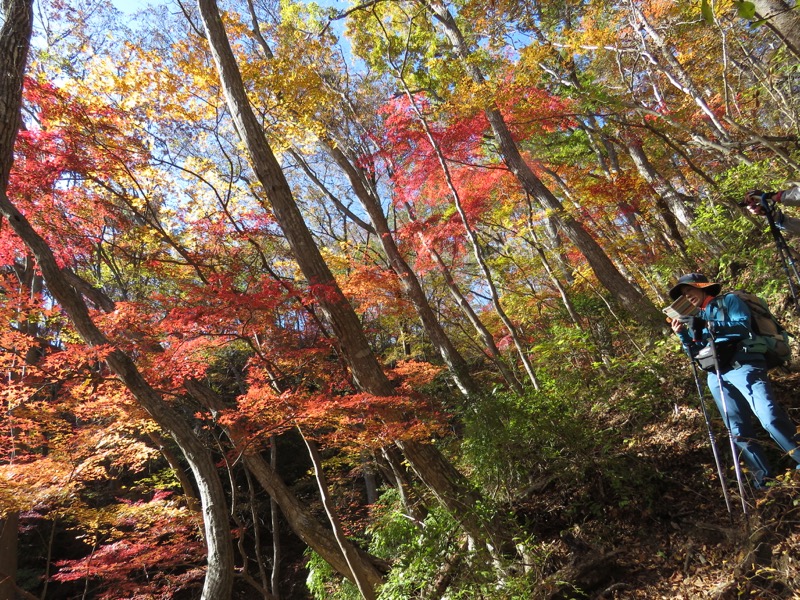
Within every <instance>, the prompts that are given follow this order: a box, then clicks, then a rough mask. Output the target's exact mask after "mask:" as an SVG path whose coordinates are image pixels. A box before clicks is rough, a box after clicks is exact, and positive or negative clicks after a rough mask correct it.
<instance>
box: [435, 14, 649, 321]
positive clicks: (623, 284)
mask: <svg viewBox="0 0 800 600" xmlns="http://www.w3.org/2000/svg"><path fill="white" fill-rule="evenodd" d="M429 8H430V10H431V12H432V13H433V15H434V17H435V18H436V19H437V20H438V21H439V22H440V23H441V24H442V26H443V27H444V32H445V35H446V36H447V38H448V39H449V40H450V42H451V44H452V45H453V48H454V49H455V52H456V54H457V55H458V57H459V58H460V59H461V60H462V61H463V63H464V67H465V68H466V70H467V72H468V73H469V75H470V77H471V78H472V79H473V81H475V83H478V84H482V83H484V82H485V78H484V76H483V73H482V72H481V70H480V68H479V67H478V66H477V63H476V62H475V61H474V60H473V59H472V56H471V52H470V50H469V48H468V46H467V43H466V41H465V40H464V37H463V35H462V33H461V30H460V29H459V28H458V25H457V23H456V21H455V19H454V18H453V16H452V15H451V14H450V11H449V10H448V9H447V7H446V6H444V5H443V4H441V3H439V2H438V0H434V2H433V3H432V4H431V5H429ZM484 114H485V115H486V118H487V120H488V121H489V125H490V127H491V129H492V133H493V135H494V138H495V141H496V142H497V145H498V147H499V150H500V155H501V156H502V157H503V162H504V163H505V164H506V166H507V167H508V168H509V170H510V171H511V173H512V174H514V176H515V177H516V178H517V180H518V181H519V182H520V184H521V185H522V188H523V189H524V190H525V191H526V192H527V193H528V194H530V195H531V196H532V197H533V198H536V200H537V201H538V202H539V203H540V204H541V205H542V207H543V208H544V209H545V210H547V211H550V212H551V213H552V214H553V215H554V217H555V218H557V219H558V222H559V225H560V226H561V229H562V230H563V231H564V233H565V234H566V235H567V237H569V239H570V241H571V242H572V243H573V244H575V247H576V248H578V250H579V251H580V252H581V253H582V254H583V256H584V257H585V258H586V260H587V262H588V263H589V266H590V267H591V268H592V271H594V274H595V275H596V276H597V279H598V280H599V281H600V283H601V284H602V285H603V287H605V288H606V289H607V290H608V291H609V292H610V293H611V294H612V295H613V296H614V298H616V300H617V302H618V303H619V304H620V305H621V306H622V307H624V308H625V309H626V310H627V311H628V312H629V313H630V314H631V316H633V317H634V318H635V319H637V320H638V321H639V322H640V323H642V324H643V325H646V326H648V327H660V326H661V324H662V322H663V319H662V318H661V313H660V311H659V310H658V309H657V308H656V307H655V306H654V305H653V303H652V302H651V301H650V300H649V299H648V298H647V296H645V295H644V294H642V293H641V292H639V291H638V290H637V289H636V288H635V287H634V286H633V285H632V284H631V283H630V282H629V281H628V280H627V279H625V277H624V276H623V275H622V274H621V273H620V272H619V270H618V269H617V268H616V267H615V266H614V263H613V262H611V259H610V258H609V257H608V255H607V254H606V253H605V252H604V251H603V249H602V248H601V247H600V245H599V244H598V243H597V241H596V240H595V239H594V238H593V237H592V236H591V235H590V234H589V232H588V231H586V229H585V228H584V227H583V226H582V225H581V224H580V223H579V222H578V221H576V220H575V219H574V218H573V217H571V216H570V215H569V214H568V213H567V212H566V211H565V210H564V207H563V206H562V205H561V202H560V201H559V200H558V198H556V197H555V195H554V194H553V193H552V192H551V191H550V190H549V189H548V188H547V186H545V185H544V183H542V181H541V180H540V179H539V178H538V177H537V176H536V174H535V173H534V172H533V170H532V169H531V168H530V166H529V165H528V163H527V162H526V161H525V159H523V157H522V155H521V154H520V151H519V148H518V147H517V144H516V142H514V139H513V137H512V135H511V131H510V130H509V129H508V125H507V124H506V122H505V119H504V118H503V115H502V114H501V113H500V111H499V110H498V109H497V108H496V107H494V106H493V105H490V106H487V107H486V108H485V109H484Z"/></svg>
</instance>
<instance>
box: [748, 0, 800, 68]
mask: <svg viewBox="0 0 800 600" xmlns="http://www.w3.org/2000/svg"><path fill="white" fill-rule="evenodd" d="M753 4H754V5H755V7H756V14H757V15H758V17H759V18H761V19H763V20H764V22H765V23H766V24H767V27H769V28H770V29H771V30H772V31H773V32H775V35H777V36H778V37H779V38H780V39H781V41H782V42H783V43H784V44H786V49H787V50H789V52H791V53H792V54H794V55H795V57H797V58H798V59H800V9H798V7H797V6H796V5H795V6H791V5H790V4H789V3H788V2H784V0H753Z"/></svg>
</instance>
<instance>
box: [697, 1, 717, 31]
mask: <svg viewBox="0 0 800 600" xmlns="http://www.w3.org/2000/svg"><path fill="white" fill-rule="evenodd" d="M700 12H701V13H702V15H703V21H705V22H706V24H707V25H713V24H714V9H713V8H712V7H711V5H710V4H709V3H708V0H703V2H702V4H701V5H700Z"/></svg>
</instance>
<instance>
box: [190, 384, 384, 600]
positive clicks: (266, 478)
mask: <svg viewBox="0 0 800 600" xmlns="http://www.w3.org/2000/svg"><path fill="white" fill-rule="evenodd" d="M184 387H185V388H186V391H187V392H189V394H190V395H191V396H192V397H193V398H194V399H195V400H197V401H198V402H199V403H200V404H201V405H202V406H203V407H205V408H206V409H208V410H209V411H210V412H211V413H212V414H215V415H216V414H219V413H220V411H222V410H224V409H225V408H226V406H225V403H224V402H223V400H222V398H220V397H219V396H218V395H217V394H216V393H215V392H214V391H213V390H212V389H211V388H209V387H208V386H206V385H204V384H203V383H201V382H199V381H193V380H189V381H186V382H185V384H184ZM226 433H227V435H228V437H229V438H230V439H231V441H232V442H233V444H234V446H236V447H237V448H245V452H244V454H243V456H242V458H243V460H244V462H245V465H246V466H247V469H248V470H249V471H250V472H251V473H252V474H253V476H254V477H255V478H256V481H258V484H259V485H260V486H261V487H262V488H263V489H264V491H265V492H267V494H269V496H270V498H271V499H272V500H274V501H275V503H276V504H277V505H278V506H279V507H280V509H281V512H282V513H283V516H284V517H285V518H286V521H287V523H288V524H289V527H291V528H292V531H294V532H295V533H296V534H297V536H298V537H299V538H300V539H301V540H303V542H305V543H306V545H308V547H309V548H311V549H312V550H314V552H316V553H317V554H319V555H320V557H322V560H324V561H325V562H327V563H328V564H329V565H331V567H333V569H335V570H336V572H337V573H339V574H341V575H343V576H344V577H347V578H348V579H350V580H351V581H353V583H355V580H354V579H352V577H353V576H352V572H353V570H355V571H357V572H358V576H359V578H360V579H361V580H362V581H368V582H369V585H370V586H371V587H372V588H373V589H375V588H377V586H378V585H380V583H382V581H383V574H382V573H381V571H380V570H379V569H378V568H377V567H376V563H377V562H378V561H377V560H376V559H375V558H374V557H372V556H370V555H369V554H367V553H366V552H364V551H363V550H361V549H359V548H358V547H357V546H355V545H353V544H351V543H350V542H349V541H348V540H344V542H342V543H344V544H346V545H347V550H348V556H349V557H350V560H349V564H348V560H346V559H345V555H344V553H343V552H342V549H341V547H340V543H339V542H338V541H337V540H336V538H335V537H334V535H333V533H332V532H331V530H330V529H327V528H325V527H323V526H322V524H321V523H320V522H319V520H318V519H317V518H316V517H315V516H314V515H313V514H312V513H311V512H310V511H309V509H308V507H307V506H306V505H305V504H304V503H302V502H301V501H300V499H299V498H298V497H297V496H296V495H295V494H293V493H292V491H291V490H290V489H289V488H288V486H287V485H286V483H285V482H284V481H283V479H282V478H281V476H280V475H278V473H277V472H276V471H275V469H274V468H273V467H272V466H271V465H270V463H269V462H267V461H266V460H264V458H263V457H262V456H261V455H260V454H256V453H254V452H252V451H250V450H247V444H246V442H245V440H246V438H247V436H246V435H245V434H244V433H243V432H240V431H238V430H237V429H235V428H233V427H229V428H227V429H226ZM274 526H275V525H273V527H274ZM354 557H357V559H356V558H354ZM273 588H274V583H273Z"/></svg>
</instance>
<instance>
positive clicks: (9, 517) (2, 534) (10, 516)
mask: <svg viewBox="0 0 800 600" xmlns="http://www.w3.org/2000/svg"><path fill="white" fill-rule="evenodd" d="M18 539H19V513H18V512H16V511H9V512H8V513H6V514H5V515H4V517H3V518H2V519H0V600H14V598H15V597H16V589H17V585H16V581H17V562H18V553H17V542H18Z"/></svg>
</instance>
